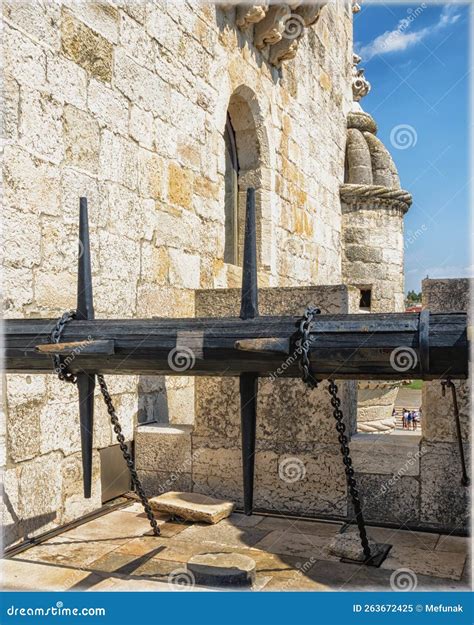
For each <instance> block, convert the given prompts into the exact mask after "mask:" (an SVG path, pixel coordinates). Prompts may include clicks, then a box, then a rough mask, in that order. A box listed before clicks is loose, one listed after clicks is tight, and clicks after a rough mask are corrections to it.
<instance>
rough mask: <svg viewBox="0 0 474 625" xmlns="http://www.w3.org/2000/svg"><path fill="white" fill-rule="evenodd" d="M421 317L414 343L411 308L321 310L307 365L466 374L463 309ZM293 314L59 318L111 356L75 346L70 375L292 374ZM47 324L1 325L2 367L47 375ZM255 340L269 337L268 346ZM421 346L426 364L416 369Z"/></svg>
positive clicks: (394, 373) (334, 372)
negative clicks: (177, 356)
mask: <svg viewBox="0 0 474 625" xmlns="http://www.w3.org/2000/svg"><path fill="white" fill-rule="evenodd" d="M428 320H429V325H428V328H426V325H425V324H423V328H422V330H423V331H422V333H421V336H425V337H427V339H423V340H424V341H425V344H424V345H420V327H419V326H420V315H418V314H417V313H388V314H364V315H320V316H319V317H318V318H317V320H316V321H315V322H314V323H313V324H312V326H311V354H310V358H311V362H312V366H313V369H314V372H315V374H316V375H317V376H321V378H328V377H335V378H337V379H361V380H363V379H377V380H401V379H407V378H420V379H425V380H433V379H438V378H445V377H448V376H450V377H452V378H459V379H462V378H466V377H467V375H468V353H469V347H468V337H467V315H466V314H465V313H451V314H441V313H436V314H435V313H432V314H430V315H429V318H428ZM298 321H299V318H298V317H263V316H259V317H256V318H255V319H240V318H223V319H216V318H196V319H192V318H191V319H189V318H187V319H168V318H167V319H123V320H106V319H96V320H83V321H79V320H74V321H71V322H70V323H68V324H67V326H66V328H65V330H64V333H63V340H64V342H75V341H88V340H89V341H90V340H91V339H92V340H98V341H112V342H113V350H109V351H113V353H111V354H103V353H90V350H84V352H82V353H81V352H80V350H76V352H75V353H74V354H73V356H72V357H71V358H70V359H69V368H70V369H71V370H72V371H73V372H78V373H79V372H88V373H98V372H99V373H114V374H124V375H127V374H138V373H141V374H145V375H150V374H151V375H207V376H211V375H215V376H229V375H231V376H237V375H240V374H241V373H258V374H259V375H261V376H274V377H280V376H281V377H299V375H300V373H299V370H298V365H297V360H298V354H297V353H296V351H295V348H294V339H295V337H296V334H295V333H296V329H297V324H298ZM54 323H55V321H54V320H49V319H10V320H6V321H5V322H4V333H5V335H4V346H5V368H6V371H7V372H9V371H11V372H13V371H15V372H22V373H26V372H31V373H34V372H37V373H49V372H52V363H51V357H50V356H48V355H46V354H45V353H42V352H40V351H38V350H37V349H36V347H37V346H38V345H44V344H47V343H49V335H50V332H51V330H52V328H53V326H54ZM263 339H272V340H271V341H269V342H268V347H266V346H265V344H264V342H262V341H263ZM285 345H288V349H287V350H286V351H285V347H284V346H285ZM182 346H186V347H187V348H188V349H190V350H191V351H192V352H193V353H194V356H195V358H194V359H193V362H192V363H191V364H192V366H190V367H189V368H187V369H185V370H183V369H180V370H179V371H178V370H176V369H173V368H172V367H171V366H170V362H169V354H170V352H171V350H173V349H176V348H177V347H178V349H179V348H180V347H182ZM276 346H278V348H276ZM271 347H273V349H271ZM426 350H429V359H428V361H429V370H423V368H422V363H423V362H426ZM62 353H64V352H62Z"/></svg>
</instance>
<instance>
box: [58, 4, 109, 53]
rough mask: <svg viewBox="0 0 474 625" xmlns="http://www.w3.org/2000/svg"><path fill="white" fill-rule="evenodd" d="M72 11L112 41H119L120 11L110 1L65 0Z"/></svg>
mask: <svg viewBox="0 0 474 625" xmlns="http://www.w3.org/2000/svg"><path fill="white" fill-rule="evenodd" d="M63 4H64V5H65V6H67V7H68V8H69V10H70V11H71V13H74V15H75V16H76V17H77V18H78V19H79V20H80V21H81V22H83V23H84V24H86V25H87V26H89V27H90V28H92V29H93V30H94V31H95V32H96V33H99V34H100V35H102V37H105V38H106V39H107V40H108V41H110V42H111V43H117V42H118V34H119V11H118V8H117V7H116V6H115V4H111V3H109V2H76V1H75V0H63Z"/></svg>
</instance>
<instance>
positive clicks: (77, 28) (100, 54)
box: [61, 8, 113, 82]
mask: <svg viewBox="0 0 474 625" xmlns="http://www.w3.org/2000/svg"><path fill="white" fill-rule="evenodd" d="M61 48H62V51H63V53H64V54H65V55H66V56H67V57H68V58H70V59H71V60H72V61H74V62H75V63H77V64H78V65H80V66H81V67H82V68H83V69H85V70H86V71H87V73H88V74H89V75H90V76H91V77H93V78H97V79H99V80H103V81H104V82H110V81H111V80H112V61H113V46H112V44H111V43H110V42H109V41H107V39H105V38H104V37H102V36H101V35H99V34H98V33H96V32H94V31H93V30H92V29H91V28H89V27H88V26H86V25H85V24H84V23H83V22H81V21H79V20H77V19H76V18H75V17H73V16H72V15H71V14H70V13H69V12H68V11H66V10H65V9H64V8H63V11H62V20H61Z"/></svg>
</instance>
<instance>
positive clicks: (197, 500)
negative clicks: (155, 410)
mask: <svg viewBox="0 0 474 625" xmlns="http://www.w3.org/2000/svg"><path fill="white" fill-rule="evenodd" d="M150 505H151V507H152V509H153V510H156V511H157V512H167V513H168V514H170V515H171V516H174V517H179V518H181V519H185V520H186V521H202V522H203V523H219V521H221V520H222V519H225V518H226V517H228V516H229V515H230V514H231V512H232V510H233V508H234V504H233V502H231V501H224V500H222V499H214V498H213V497H209V496H208V495H200V494H199V493H180V492H175V491H170V492H169V493H163V494H162V495H158V497H153V499H150Z"/></svg>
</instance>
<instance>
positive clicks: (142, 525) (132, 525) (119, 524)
mask: <svg viewBox="0 0 474 625" xmlns="http://www.w3.org/2000/svg"><path fill="white" fill-rule="evenodd" d="M157 522H158V525H162V524H164V523H165V520H164V519H158V521H157ZM150 529H151V528H150V523H149V521H148V519H147V518H146V517H145V518H142V517H141V516H137V515H134V514H130V513H129V512H125V511H124V510H114V511H113V512H109V514H105V515H104V516H101V517H99V518H97V519H94V520H93V521H89V522H88V523H84V525H79V526H78V527H76V528H74V529H72V530H69V531H67V532H64V534H62V536H64V537H65V538H66V539H68V540H84V541H94V540H118V541H122V542H126V541H128V540H130V539H132V538H135V537H136V536H142V535H143V534H145V533H146V532H148V531H150Z"/></svg>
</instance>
